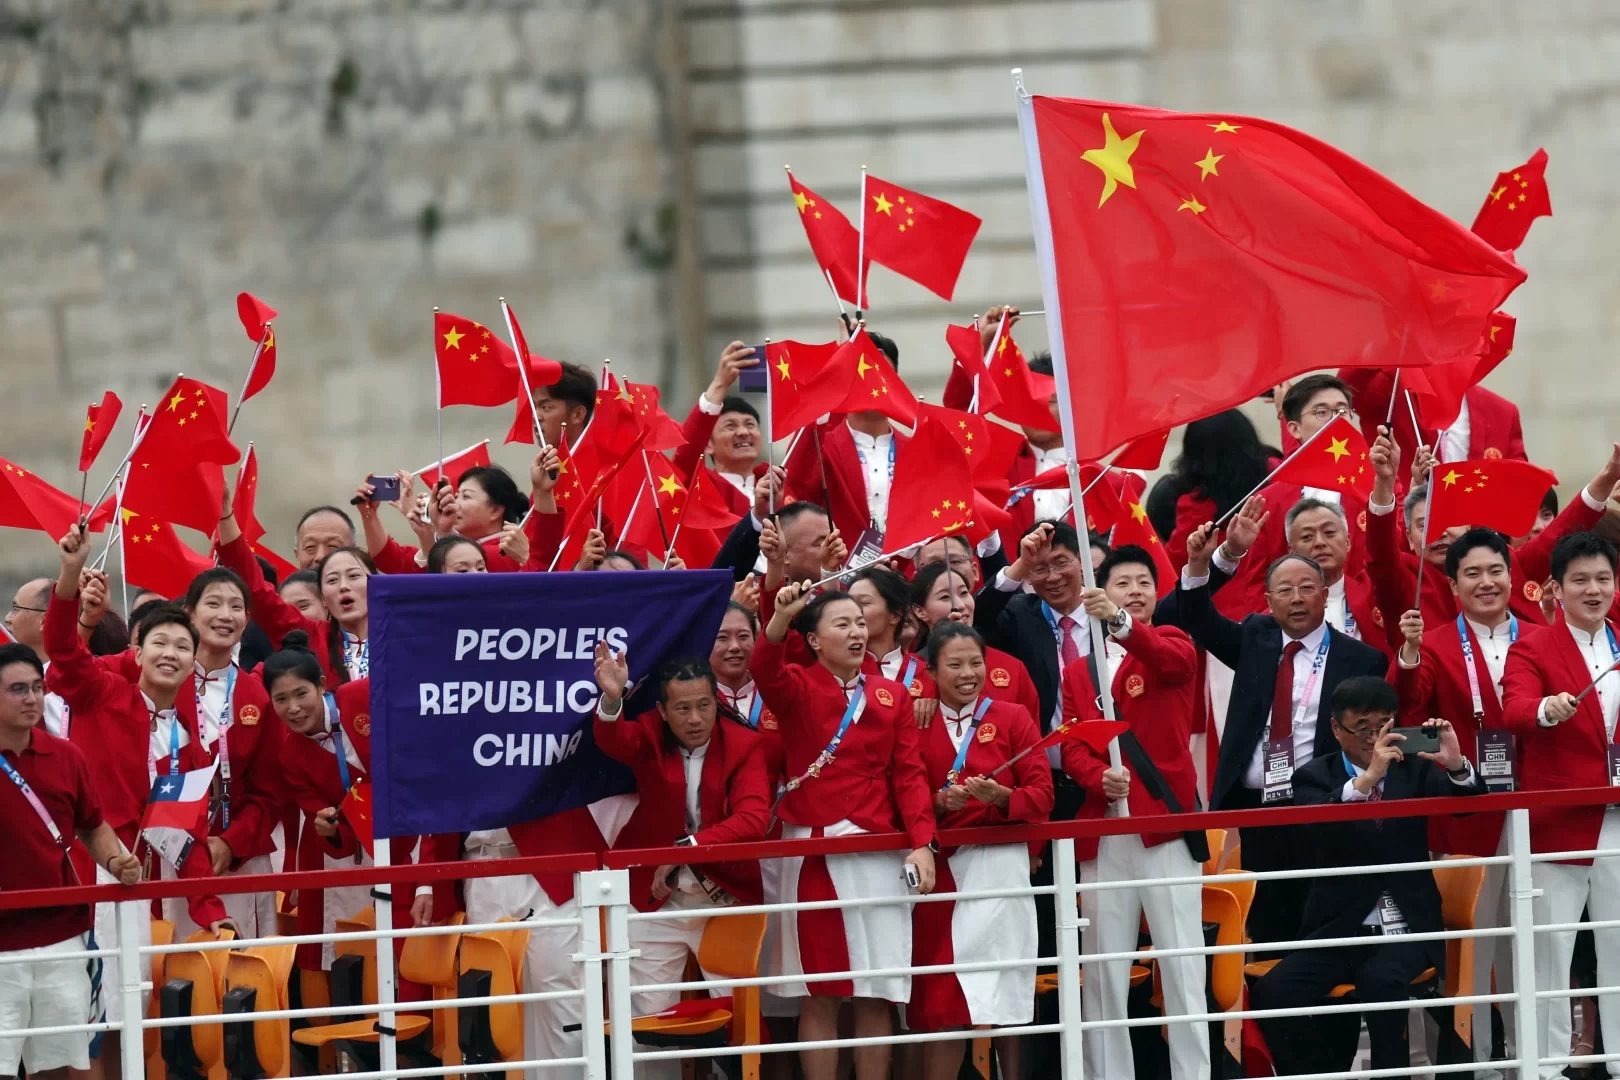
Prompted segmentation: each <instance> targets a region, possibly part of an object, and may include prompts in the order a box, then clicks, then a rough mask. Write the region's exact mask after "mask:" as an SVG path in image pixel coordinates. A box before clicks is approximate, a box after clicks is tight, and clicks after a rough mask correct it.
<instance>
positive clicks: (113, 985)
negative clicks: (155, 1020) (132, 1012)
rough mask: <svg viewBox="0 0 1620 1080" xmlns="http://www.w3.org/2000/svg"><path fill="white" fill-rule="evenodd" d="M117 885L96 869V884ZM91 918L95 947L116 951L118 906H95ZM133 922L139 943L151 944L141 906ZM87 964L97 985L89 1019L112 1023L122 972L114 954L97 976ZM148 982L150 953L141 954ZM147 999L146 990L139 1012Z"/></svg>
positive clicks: (119, 1004) (144, 979)
mask: <svg viewBox="0 0 1620 1080" xmlns="http://www.w3.org/2000/svg"><path fill="white" fill-rule="evenodd" d="M117 883H118V879H117V878H115V877H113V876H112V875H111V874H109V873H107V868H106V867H105V866H98V867H96V884H97V885H116V884H117ZM94 915H95V941H96V948H98V949H117V948H118V905H117V904H116V903H113V902H111V901H108V902H104V903H100V904H97V905H96V906H95V909H94ZM135 922H136V925H138V926H139V927H140V931H139V933H138V934H137V936H138V937H139V938H140V942H139V944H141V945H150V944H152V920H151V918H150V917H149V916H148V915H147V914H146V908H145V906H144V905H143V906H142V908H141V914H140V916H139V917H138V918H137V919H136V920H135ZM176 940H178V939H176ZM91 964H92V974H91V981H92V982H94V983H96V984H97V989H96V992H95V998H94V1000H93V1002H92V1006H91V1018H92V1019H97V1020H99V1019H101V1018H103V1017H110V1018H111V1019H114V1020H116V1019H118V1018H119V1010H120V1009H121V1008H123V997H122V995H123V992H124V985H123V982H122V979H123V973H122V972H121V971H120V969H119V966H118V955H117V953H116V952H115V953H110V954H108V955H106V956H103V957H102V958H101V971H100V973H99V975H97V974H95V973H94V970H93V965H94V964H95V961H91ZM151 981H152V954H151V953H142V954H141V982H143V983H148V984H150V983H151ZM151 1000H152V992H151V991H150V990H143V991H141V1009H142V1010H143V1011H144V1010H145V1009H146V1007H147V1004H148V1003H149V1002H150V1001H151ZM98 1053H99V1051H98Z"/></svg>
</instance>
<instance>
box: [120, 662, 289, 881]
mask: <svg viewBox="0 0 1620 1080" xmlns="http://www.w3.org/2000/svg"><path fill="white" fill-rule="evenodd" d="M98 659H99V662H100V663H101V665H102V666H103V667H107V668H110V669H111V670H114V671H116V672H118V673H119V674H121V675H122V676H123V677H124V678H125V679H126V680H128V681H129V682H130V683H134V682H135V681H136V680H137V679H139V678H140V665H139V664H138V663H136V660H135V651H134V650H133V649H127V650H125V651H124V652H121V653H119V654H118V655H117V656H109V657H102V658H98ZM201 682H202V676H201V675H198V676H196V677H195V679H194V680H193V684H194V685H197V684H200V683H201ZM174 707H175V711H176V712H177V714H178V715H179V716H180V718H181V719H182V720H183V721H184V722H185V725H186V727H187V728H188V729H189V730H191V731H200V730H201V721H200V718H199V717H198V715H197V695H196V694H194V693H193V694H181V695H179V696H178V697H176V698H175V700H174ZM286 731H287V728H286V725H284V724H282V723H281V722H280V721H278V720H277V719H276V714H275V711H274V710H273V709H271V707H270V696H269V695H268V694H266V693H265V691H264V682H263V681H262V680H261V679H260V678H259V673H258V672H257V671H242V670H241V669H240V668H238V669H237V676H236V689H235V690H234V691H233V692H232V694H231V726H230V730H229V732H228V733H227V734H226V736H225V746H226V750H227V751H228V753H229V756H230V766H231V786H230V797H231V804H230V805H231V824H230V827H229V828H226V827H224V826H223V824H222V821H221V819H220V818H219V817H215V818H214V819H212V820H211V821H210V822H209V826H208V835H210V836H218V837H222V838H223V839H224V841H225V842H226V843H227V844H229V845H230V846H231V854H232V855H233V856H235V859H234V862H235V863H236V864H240V863H241V862H242V861H243V860H244V859H251V858H254V857H255V856H258V855H269V854H271V853H272V852H274V851H275V850H276V844H275V837H274V836H272V835H271V834H272V832H273V831H274V830H275V827H276V823H277V822H278V821H280V820H281V815H282V813H283V812H284V811H285V810H286V809H287V807H288V806H290V805H291V804H290V802H289V800H288V799H287V796H286V792H285V790H284V789H283V788H282V785H281V776H280V772H281V769H280V758H281V743H282V740H283V738H285V736H286ZM218 756H219V744H218V743H215V744H214V745H213V746H211V747H210V748H209V750H208V760H210V761H212V760H214V759H215V758H217V757H218ZM223 782H224V778H223V777H221V783H223Z"/></svg>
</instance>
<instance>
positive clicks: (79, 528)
mask: <svg viewBox="0 0 1620 1080" xmlns="http://www.w3.org/2000/svg"><path fill="white" fill-rule="evenodd" d="M57 549H58V552H59V553H60V554H61V556H62V578H61V580H63V581H65V582H69V583H70V588H72V589H73V590H74V592H75V593H76V592H77V591H78V588H79V571H81V570H83V569H84V564H85V563H86V562H88V561H89V559H90V534H89V533H87V532H85V530H84V526H83V525H74V526H73V527H72V528H70V529H68V531H67V535H65V536H63V537H62V539H61V540H59V541H57Z"/></svg>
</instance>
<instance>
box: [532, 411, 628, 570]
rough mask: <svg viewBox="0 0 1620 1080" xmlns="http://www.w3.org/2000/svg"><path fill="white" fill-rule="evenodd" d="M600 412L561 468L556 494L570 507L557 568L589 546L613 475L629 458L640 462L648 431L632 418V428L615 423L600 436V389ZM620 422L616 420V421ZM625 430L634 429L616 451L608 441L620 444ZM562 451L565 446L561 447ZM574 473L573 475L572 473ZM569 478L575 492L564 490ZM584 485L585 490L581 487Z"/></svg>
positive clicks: (562, 506) (563, 506) (567, 564)
mask: <svg viewBox="0 0 1620 1080" xmlns="http://www.w3.org/2000/svg"><path fill="white" fill-rule="evenodd" d="M597 410H598V411H597V414H596V416H595V417H594V418H593V420H592V429H591V432H592V434H591V437H590V438H587V439H584V440H582V441H581V442H580V444H579V446H578V447H577V448H575V449H573V450H571V451H569V452H568V454H567V456H566V458H565V459H564V460H565V463H566V465H567V470H566V471H565V470H564V469H563V468H559V469H558V472H557V486H556V488H555V489H554V490H556V491H557V492H558V494H557V495H556V496H555V498H556V499H557V505H558V507H559V508H560V509H563V510H566V511H567V514H568V517H567V520H566V521H565V522H564V524H563V544H562V548H561V551H560V554H559V556H558V559H557V568H558V569H560V570H572V569H573V568H574V564H575V563H576V562H578V561H579V555H580V552H581V550H583V548H584V546H585V537H586V535H587V534H589V532H590V530H591V529H592V528H593V527H594V524H595V523H594V522H593V521H592V520H591V519H592V516H593V515H594V514H595V513H596V504H597V503H599V502H601V501H602V494H603V492H605V491H606V490H607V487H608V485H609V484H611V483H612V482H613V478H614V477H616V476H618V475H619V471H620V470H621V469H623V468H624V467H625V464H626V463H627V462H632V461H634V462H636V463H638V464H639V460H638V459H639V456H640V455H639V452H640V449H641V439H642V436H643V435H644V434H645V431H644V430H643V429H641V428H638V427H636V426H635V425H634V423H633V422H632V423H631V424H630V425H629V427H628V429H622V428H620V427H618V426H615V428H614V430H613V431H610V432H604V433H603V437H602V439H601V440H598V439H597V438H596V435H597V432H596V428H595V424H596V422H597V421H598V420H600V419H601V415H602V413H601V410H602V402H601V400H600V393H598V402H597ZM618 423H619V421H618V420H615V425H617V424H618ZM622 430H629V431H631V433H632V434H631V436H630V439H629V443H628V445H627V446H626V447H625V449H624V450H623V451H622V452H614V451H613V448H612V447H610V446H609V445H608V443H609V442H610V441H611V442H613V443H614V445H615V446H617V445H620V442H619V440H620V435H621V433H622ZM558 449H559V452H561V451H562V450H563V449H564V448H563V447H559V448H558ZM569 473H572V476H569ZM565 482H566V483H567V484H568V485H569V490H570V492H571V494H569V495H567V496H565V495H564V494H562V490H563V487H564V484H565ZM581 489H583V490H581Z"/></svg>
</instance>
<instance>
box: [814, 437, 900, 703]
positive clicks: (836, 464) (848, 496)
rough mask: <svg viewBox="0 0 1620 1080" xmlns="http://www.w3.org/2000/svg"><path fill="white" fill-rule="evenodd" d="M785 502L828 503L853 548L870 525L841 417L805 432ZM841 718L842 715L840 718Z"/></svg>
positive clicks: (857, 468) (858, 466)
mask: <svg viewBox="0 0 1620 1080" xmlns="http://www.w3.org/2000/svg"><path fill="white" fill-rule="evenodd" d="M815 432H820V433H821V456H822V460H823V461H824V462H825V463H826V469H827V493H826V495H825V496H824V495H823V494H822V490H821V466H820V464H819V463H818V462H817V461H816V446H815V438H814V436H815ZM893 435H894V452H895V455H896V457H898V456H899V453H900V450H901V448H902V447H904V446H905V444H906V441H907V439H906V436H905V435H902V434H901V433H900V431H899V430H898V429H894V431H893ZM787 498H788V501H789V502H797V501H798V500H800V499H804V500H807V501H809V502H813V503H815V504H816V505H817V506H820V505H821V504H822V503H823V502H824V501H827V500H828V499H830V500H831V501H832V506H830V507H828V508H827V509H828V512H829V513H830V514H831V515H832V523H833V527H834V528H836V529H837V530H838V532H839V535H841V536H842V537H843V538H844V543H846V544H848V545H849V546H850V547H854V546H855V539H856V537H858V536H860V535H861V533H862V532H864V531H865V530H866V528H867V526H868V525H870V524H871V522H872V516H871V513H870V511H869V510H868V509H867V506H866V476H865V474H864V473H863V472H862V470H861V459H860V455H858V454H857V453H856V452H855V439H854V437H853V436H852V435H851V434H850V431H849V425H848V424H846V423H845V422H844V416H843V414H842V413H839V414H836V415H834V416H833V417H831V418H830V419H829V420H828V421H827V422H826V423H825V424H820V425H817V426H816V427H815V428H814V429H813V430H811V431H806V432H805V433H804V437H803V438H801V439H800V440H799V445H798V446H797V447H796V448H795V449H794V451H793V457H792V458H791V459H790V460H789V461H788V465H787ZM840 715H842V714H840Z"/></svg>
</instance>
